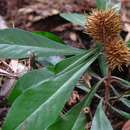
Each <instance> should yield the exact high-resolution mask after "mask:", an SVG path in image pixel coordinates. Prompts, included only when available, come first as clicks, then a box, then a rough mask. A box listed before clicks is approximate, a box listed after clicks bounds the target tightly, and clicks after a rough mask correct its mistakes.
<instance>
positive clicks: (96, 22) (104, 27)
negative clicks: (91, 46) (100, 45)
mask: <svg viewBox="0 0 130 130" xmlns="http://www.w3.org/2000/svg"><path fill="white" fill-rule="evenodd" d="M120 23H121V21H120V15H119V14H117V13H116V12H115V11H114V10H105V11H103V10H93V11H92V13H91V14H90V15H89V16H88V18H87V23H86V30H87V33H88V34H89V35H90V36H92V37H93V38H94V39H95V40H96V41H99V42H105V41H106V39H107V38H108V37H113V36H115V35H117V33H119V32H120V31H121V24H120Z"/></svg>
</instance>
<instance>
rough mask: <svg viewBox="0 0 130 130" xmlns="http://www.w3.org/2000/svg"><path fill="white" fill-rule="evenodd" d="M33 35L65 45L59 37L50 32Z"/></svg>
mask: <svg viewBox="0 0 130 130" xmlns="http://www.w3.org/2000/svg"><path fill="white" fill-rule="evenodd" d="M33 33H34V34H37V35H40V36H43V37H47V38H48V39H51V40H53V41H56V42H59V43H64V42H63V41H62V40H61V39H60V38H59V37H58V36H56V35H55V34H53V33H50V32H33Z"/></svg>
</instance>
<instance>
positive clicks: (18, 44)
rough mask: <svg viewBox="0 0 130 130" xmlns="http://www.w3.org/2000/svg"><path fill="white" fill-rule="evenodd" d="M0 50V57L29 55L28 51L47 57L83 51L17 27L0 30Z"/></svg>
mask: <svg viewBox="0 0 130 130" xmlns="http://www.w3.org/2000/svg"><path fill="white" fill-rule="evenodd" d="M0 50H1V51H0V57H1V58H24V57H28V56H30V53H35V55H37V56H40V57H48V56H52V55H73V54H78V53H82V52H83V50H80V49H76V48H72V47H69V46H66V45H63V44H60V43H57V42H55V41H52V40H50V39H48V38H46V37H43V36H38V35H36V34H33V33H30V32H27V31H23V30H19V29H4V30H0Z"/></svg>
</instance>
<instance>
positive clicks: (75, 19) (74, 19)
mask: <svg viewBox="0 0 130 130" xmlns="http://www.w3.org/2000/svg"><path fill="white" fill-rule="evenodd" d="M60 16H61V17H63V18H64V19H66V20H68V21H69V22H71V23H73V24H76V25H80V26H83V27H84V26H85V22H86V19H87V16H85V15H83V14H77V13H61V14H60Z"/></svg>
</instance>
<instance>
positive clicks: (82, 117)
mask: <svg viewBox="0 0 130 130" xmlns="http://www.w3.org/2000/svg"><path fill="white" fill-rule="evenodd" d="M103 81H104V79H102V80H101V81H99V82H98V83H97V84H96V85H95V86H94V87H93V88H92V89H91V90H90V91H89V93H88V94H87V95H86V97H85V98H84V100H83V101H82V102H81V103H79V104H77V105H76V106H75V107H74V108H72V109H71V110H70V111H69V112H67V113H66V114H65V115H64V116H62V117H59V118H58V119H57V121H56V122H55V123H54V124H53V125H52V126H51V127H49V128H48V129H47V130H58V129H60V130H84V129H85V125H86V118H87V117H86V114H85V113H84V112H83V109H84V108H85V107H89V106H90V104H91V101H92V98H93V96H94V95H95V93H96V90H97V88H98V87H99V86H100V84H101V83H102V82H103Z"/></svg>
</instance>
